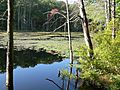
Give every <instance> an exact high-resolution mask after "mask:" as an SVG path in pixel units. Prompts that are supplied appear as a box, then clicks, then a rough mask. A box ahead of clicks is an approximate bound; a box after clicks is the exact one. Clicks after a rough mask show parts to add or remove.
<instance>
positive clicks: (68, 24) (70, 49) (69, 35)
mask: <svg viewBox="0 0 120 90" xmlns="http://www.w3.org/2000/svg"><path fill="white" fill-rule="evenodd" d="M66 11H67V29H68V37H69V52H70V64H71V65H72V64H73V51H72V40H71V31H70V20H69V5H68V0H66ZM71 74H72V66H71V67H70V75H71ZM69 85H70V77H69V80H68V83H67V87H66V90H69Z"/></svg>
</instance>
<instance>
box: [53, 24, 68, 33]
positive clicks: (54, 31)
mask: <svg viewBox="0 0 120 90" xmlns="http://www.w3.org/2000/svg"><path fill="white" fill-rule="evenodd" d="M65 24H66V22H65V23H64V24H62V25H61V26H59V27H58V28H56V29H55V30H54V31H53V32H55V31H56V30H58V29H60V28H61V27H63V26H65Z"/></svg>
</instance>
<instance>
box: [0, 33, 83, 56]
mask: <svg viewBox="0 0 120 90" xmlns="http://www.w3.org/2000/svg"><path fill="white" fill-rule="evenodd" d="M83 43H84V40H83V34H82V33H79V32H72V44H73V50H74V51H76V50H78V49H79V48H80V46H81V45H82V44H83ZM6 45H7V33H5V32H0V47H6ZM14 47H15V48H17V49H23V48H31V49H35V50H39V49H40V48H44V49H46V50H47V51H50V50H55V51H57V52H59V53H60V54H62V55H65V56H68V52H69V48H68V37H67V32H55V33H50V32H14Z"/></svg>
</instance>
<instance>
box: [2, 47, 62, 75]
mask: <svg viewBox="0 0 120 90" xmlns="http://www.w3.org/2000/svg"><path fill="white" fill-rule="evenodd" d="M55 61H56V62H59V61H62V59H61V56H59V55H58V54H57V53H55V52H53V51H51V52H46V50H45V49H43V48H41V49H39V50H38V51H37V50H31V49H24V50H20V51H18V50H14V64H13V65H14V66H13V68H14V69H15V68H16V67H17V66H20V67H22V68H28V67H35V66H36V65H37V64H40V63H42V64H51V63H53V62H55ZM5 67H6V49H4V48H0V73H4V72H5V71H6V69H5Z"/></svg>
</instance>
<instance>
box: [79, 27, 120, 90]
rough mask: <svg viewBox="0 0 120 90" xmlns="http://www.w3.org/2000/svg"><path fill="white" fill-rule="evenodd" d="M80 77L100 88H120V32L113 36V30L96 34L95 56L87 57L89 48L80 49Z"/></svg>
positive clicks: (110, 89) (114, 89) (112, 89)
mask: <svg viewBox="0 0 120 90" xmlns="http://www.w3.org/2000/svg"><path fill="white" fill-rule="evenodd" d="M79 63H80V65H77V67H78V68H80V69H81V74H80V78H83V79H85V80H86V81H87V82H89V85H90V84H92V85H95V86H97V87H98V88H102V87H104V88H106V89H109V90H118V89H120V32H119V31H118V32H117V37H116V39H112V38H111V30H110V28H109V30H108V29H107V30H105V31H102V32H98V33H97V34H95V36H94V57H93V59H92V60H91V59H90V58H89V57H87V49H86V48H85V47H82V48H81V50H80V60H79Z"/></svg>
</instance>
